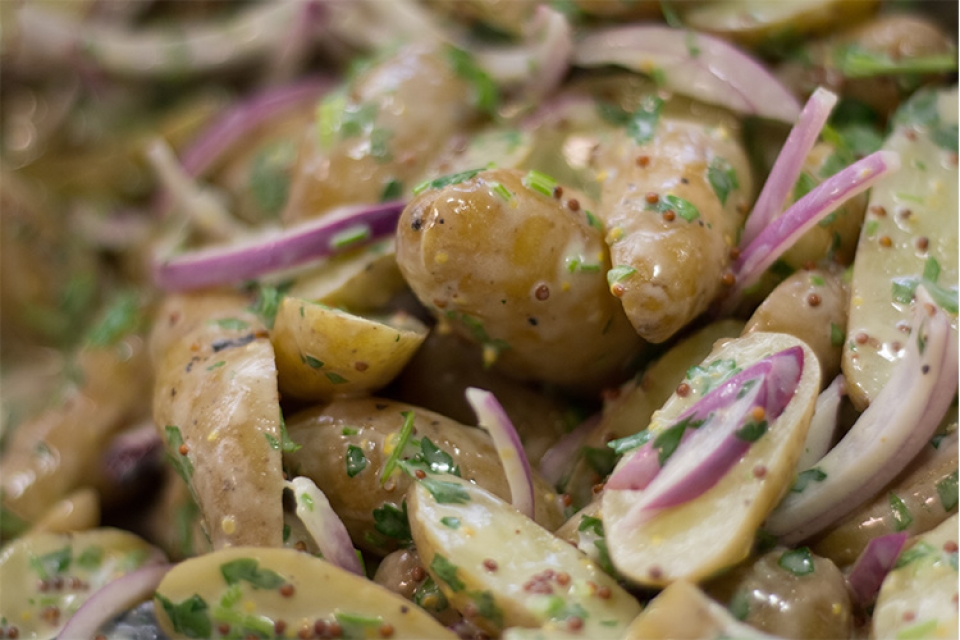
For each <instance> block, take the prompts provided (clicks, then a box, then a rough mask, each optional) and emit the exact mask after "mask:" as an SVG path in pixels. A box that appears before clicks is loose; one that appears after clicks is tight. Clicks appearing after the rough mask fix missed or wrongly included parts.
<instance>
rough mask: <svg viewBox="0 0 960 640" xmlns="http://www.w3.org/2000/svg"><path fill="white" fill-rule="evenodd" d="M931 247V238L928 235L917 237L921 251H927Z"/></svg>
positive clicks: (918, 247)
mask: <svg viewBox="0 0 960 640" xmlns="http://www.w3.org/2000/svg"><path fill="white" fill-rule="evenodd" d="M929 248H930V238H927V237H926V236H920V237H919V238H917V249H919V250H920V251H926V250H927V249H929Z"/></svg>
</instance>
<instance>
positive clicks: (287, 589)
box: [280, 582, 295, 598]
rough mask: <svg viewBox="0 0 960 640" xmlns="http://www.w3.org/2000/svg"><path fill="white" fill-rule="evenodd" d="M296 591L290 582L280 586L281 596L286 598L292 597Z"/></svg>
mask: <svg viewBox="0 0 960 640" xmlns="http://www.w3.org/2000/svg"><path fill="white" fill-rule="evenodd" d="M294 591H295V589H294V588H293V585H292V584H290V583H289V582H288V583H286V584H284V585H281V586H280V595H282V596H283V597H284V598H290V597H292V596H293V592H294Z"/></svg>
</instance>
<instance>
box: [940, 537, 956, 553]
mask: <svg viewBox="0 0 960 640" xmlns="http://www.w3.org/2000/svg"><path fill="white" fill-rule="evenodd" d="M958 549H960V547H958V546H957V543H956V542H955V541H953V540H947V541H946V542H944V543H943V550H944V551H946V552H947V553H956V552H957V550H958Z"/></svg>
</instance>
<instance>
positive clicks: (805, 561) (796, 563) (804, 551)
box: [777, 547, 814, 577]
mask: <svg viewBox="0 0 960 640" xmlns="http://www.w3.org/2000/svg"><path fill="white" fill-rule="evenodd" d="M777 564H778V565H780V568H781V569H785V570H787V571H789V572H790V573H792V574H793V575H795V576H798V577H800V576H806V575H810V574H811V573H813V570H814V563H813V554H812V553H810V549H809V548H808V547H800V548H799V549H793V550H792V551H786V552H784V554H783V555H781V556H780V559H779V560H778V561H777Z"/></svg>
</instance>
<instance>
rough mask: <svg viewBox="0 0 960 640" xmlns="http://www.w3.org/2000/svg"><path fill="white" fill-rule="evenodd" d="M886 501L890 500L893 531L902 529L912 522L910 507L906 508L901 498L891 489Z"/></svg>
mask: <svg viewBox="0 0 960 640" xmlns="http://www.w3.org/2000/svg"><path fill="white" fill-rule="evenodd" d="M888 501H889V502H890V511H891V512H893V528H894V530H895V531H903V530H904V529H906V528H907V527H909V526H910V525H911V523H913V516H912V515H910V509H908V508H907V505H906V503H904V501H903V499H902V498H900V496H898V495H897V494H895V493H893V492H892V491H891V492H890V495H889V496H888Z"/></svg>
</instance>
